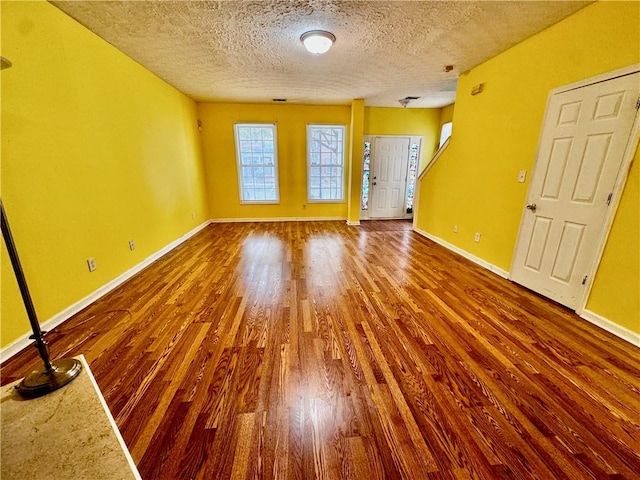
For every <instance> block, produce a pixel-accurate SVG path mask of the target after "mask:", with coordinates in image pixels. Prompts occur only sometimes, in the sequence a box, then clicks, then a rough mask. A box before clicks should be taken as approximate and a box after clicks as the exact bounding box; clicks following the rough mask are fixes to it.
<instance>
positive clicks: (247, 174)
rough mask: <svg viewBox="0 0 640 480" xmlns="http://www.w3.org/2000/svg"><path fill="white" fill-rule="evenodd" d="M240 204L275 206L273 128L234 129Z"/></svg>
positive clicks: (250, 125)
mask: <svg viewBox="0 0 640 480" xmlns="http://www.w3.org/2000/svg"><path fill="white" fill-rule="evenodd" d="M235 133H236V158H237V162H238V181H239V185H240V203H278V202H279V200H280V196H279V195H280V194H279V189H278V156H277V153H276V152H277V148H276V126H275V125H274V124H266V123H238V124H236V125H235Z"/></svg>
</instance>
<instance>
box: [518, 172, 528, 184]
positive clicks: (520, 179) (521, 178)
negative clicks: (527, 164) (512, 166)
mask: <svg viewBox="0 0 640 480" xmlns="http://www.w3.org/2000/svg"><path fill="white" fill-rule="evenodd" d="M526 178H527V171H526V170H520V171H519V172H518V183H524V181H525V179H526Z"/></svg>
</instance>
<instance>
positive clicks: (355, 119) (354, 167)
mask: <svg viewBox="0 0 640 480" xmlns="http://www.w3.org/2000/svg"><path fill="white" fill-rule="evenodd" d="M364 116H365V108H364V100H363V99H361V98H359V99H356V100H353V102H351V144H350V145H349V158H350V160H351V168H350V169H349V204H348V209H347V223H349V224H350V225H359V224H360V200H361V199H362V167H363V165H362V164H363V157H364Z"/></svg>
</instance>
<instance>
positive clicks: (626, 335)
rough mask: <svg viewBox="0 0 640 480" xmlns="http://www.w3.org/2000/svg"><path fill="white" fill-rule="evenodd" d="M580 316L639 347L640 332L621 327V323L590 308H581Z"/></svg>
mask: <svg viewBox="0 0 640 480" xmlns="http://www.w3.org/2000/svg"><path fill="white" fill-rule="evenodd" d="M580 317H581V318H583V319H585V320H586V321H587V322H589V323H593V324H594V325H596V326H598V327H600V328H601V329H603V330H606V331H607V332H609V333H612V334H613V335H615V336H616V337H618V338H621V339H622V340H626V341H627V342H629V343H630V344H631V345H635V346H636V347H640V333H636V332H634V331H632V330H629V329H628V328H625V327H623V326H622V325H618V324H617V323H615V322H612V321H611V320H609V319H607V318H604V317H602V316H600V315H598V314H597V313H593V312H592V311H590V310H583V311H582V313H580Z"/></svg>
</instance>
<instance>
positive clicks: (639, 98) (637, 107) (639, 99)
mask: <svg viewBox="0 0 640 480" xmlns="http://www.w3.org/2000/svg"><path fill="white" fill-rule="evenodd" d="M636 110H640V97H638V101H637V102H636Z"/></svg>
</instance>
